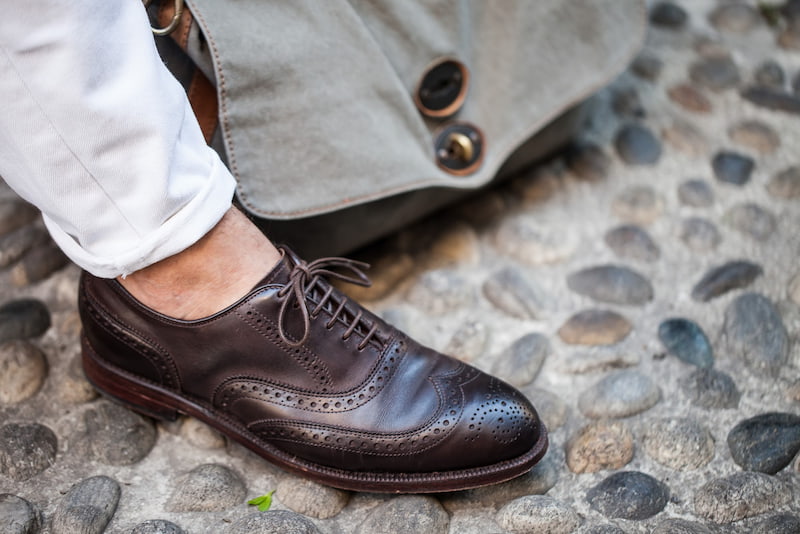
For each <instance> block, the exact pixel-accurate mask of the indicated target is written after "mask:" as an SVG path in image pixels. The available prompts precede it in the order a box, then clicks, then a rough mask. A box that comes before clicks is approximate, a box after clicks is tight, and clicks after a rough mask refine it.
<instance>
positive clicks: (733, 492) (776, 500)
mask: <svg viewBox="0 0 800 534" xmlns="http://www.w3.org/2000/svg"><path fill="white" fill-rule="evenodd" d="M791 493H792V492H791V490H790V489H789V488H788V487H787V486H786V484H784V483H783V482H781V481H780V480H779V479H777V478H775V477H771V476H769V475H765V474H763V473H754V472H750V471H745V472H742V473H735V474H733V475H730V476H727V477H724V478H716V479H713V480H710V481H709V482H706V483H705V484H704V485H703V486H702V487H700V488H699V489H698V490H697V492H696V493H695V496H694V513H695V514H697V515H698V516H700V517H703V518H705V519H708V520H710V521H713V522H714V523H719V524H728V523H732V522H734V521H738V520H739V519H744V518H745V517H752V516H755V515H759V514H763V513H765V512H768V511H770V510H774V509H775V508H778V507H780V506H783V505H784V504H786V503H787V502H789V499H790V498H791Z"/></svg>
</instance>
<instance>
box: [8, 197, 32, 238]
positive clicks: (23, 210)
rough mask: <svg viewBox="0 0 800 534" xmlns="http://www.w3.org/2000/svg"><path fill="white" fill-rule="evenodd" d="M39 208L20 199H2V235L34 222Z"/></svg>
mask: <svg viewBox="0 0 800 534" xmlns="http://www.w3.org/2000/svg"><path fill="white" fill-rule="evenodd" d="M38 216H39V210H37V209H36V208H34V207H33V206H32V205H30V204H28V203H27V202H25V201H22V200H19V199H13V200H8V199H6V200H2V201H0V235H5V234H8V233H10V232H13V231H14V230H16V229H18V228H22V227H23V226H25V225H27V224H29V223H31V222H33V220H34V219H36V218H37V217H38Z"/></svg>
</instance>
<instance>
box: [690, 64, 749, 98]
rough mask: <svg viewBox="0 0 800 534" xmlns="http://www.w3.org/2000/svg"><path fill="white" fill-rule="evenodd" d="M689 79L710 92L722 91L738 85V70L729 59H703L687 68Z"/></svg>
mask: <svg viewBox="0 0 800 534" xmlns="http://www.w3.org/2000/svg"><path fill="white" fill-rule="evenodd" d="M689 77H690V78H691V79H692V81H694V82H695V83H697V84H699V85H701V86H703V87H705V88H707V89H711V90H712V91H723V90H725V89H730V88H733V87H736V86H737V85H738V84H739V81H740V78H739V69H738V68H737V67H736V64H735V63H734V62H733V60H732V59H731V58H730V57H727V56H725V57H722V56H714V57H705V58H702V59H700V60H698V61H695V62H694V63H692V64H691V66H690V67H689Z"/></svg>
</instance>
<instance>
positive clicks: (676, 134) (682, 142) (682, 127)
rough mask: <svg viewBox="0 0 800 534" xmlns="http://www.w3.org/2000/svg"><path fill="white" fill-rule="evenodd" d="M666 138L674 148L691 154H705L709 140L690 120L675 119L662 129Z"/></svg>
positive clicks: (698, 155)
mask: <svg viewBox="0 0 800 534" xmlns="http://www.w3.org/2000/svg"><path fill="white" fill-rule="evenodd" d="M661 134H662V135H663V136H664V140H665V141H666V142H667V143H669V144H670V145H671V146H672V147H673V148H674V149H676V150H679V151H680V152H683V153H685V154H689V155H691V156H697V157H702V156H705V154H706V151H707V150H708V141H707V140H706V138H705V137H704V135H703V134H702V133H701V132H700V131H699V130H698V129H697V128H695V127H694V126H693V125H691V124H690V123H688V122H685V121H681V120H675V121H674V122H673V123H672V124H670V125H669V126H666V127H664V128H663V129H662V131H661Z"/></svg>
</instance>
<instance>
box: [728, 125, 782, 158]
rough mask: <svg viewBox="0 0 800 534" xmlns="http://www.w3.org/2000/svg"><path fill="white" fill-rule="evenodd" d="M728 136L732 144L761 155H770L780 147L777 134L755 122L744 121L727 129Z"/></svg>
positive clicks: (768, 127) (766, 126)
mask: <svg viewBox="0 0 800 534" xmlns="http://www.w3.org/2000/svg"><path fill="white" fill-rule="evenodd" d="M728 136H729V137H730V138H731V141H733V142H734V143H736V144H739V145H742V146H743V147H746V148H750V149H752V150H755V151H756V152H760V153H761V154H771V153H773V152H775V150H777V149H778V147H779V146H780V145H781V138H780V137H779V136H778V133H777V132H776V131H775V130H773V129H772V127H770V126H768V125H767V124H765V123H763V122H761V121H757V120H744V121H742V122H738V123H736V124H734V125H733V126H731V127H730V128H729V129H728Z"/></svg>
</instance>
